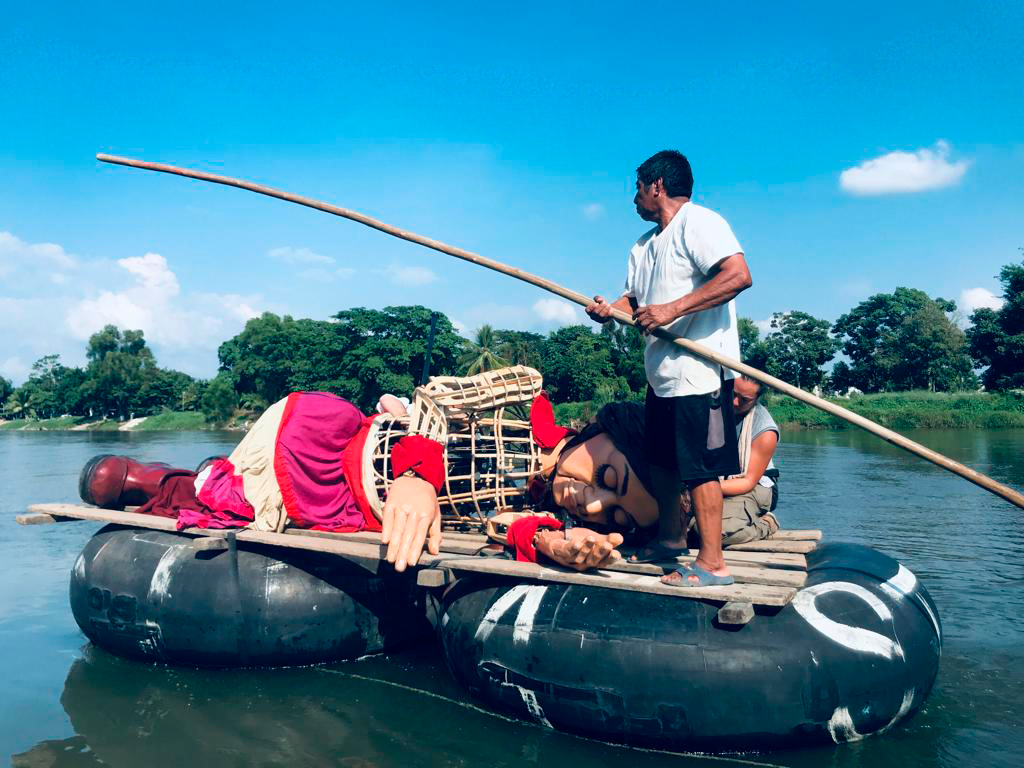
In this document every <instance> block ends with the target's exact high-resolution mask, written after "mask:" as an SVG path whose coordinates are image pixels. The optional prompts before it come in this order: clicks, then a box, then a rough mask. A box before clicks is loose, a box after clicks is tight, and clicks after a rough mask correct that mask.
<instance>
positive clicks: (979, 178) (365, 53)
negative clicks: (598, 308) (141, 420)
mask: <svg viewBox="0 0 1024 768" xmlns="http://www.w3.org/2000/svg"><path fill="white" fill-rule="evenodd" d="M144 5H145V4H139V3H134V4H115V3H102V2H98V3H91V4H86V5H83V4H78V3H76V4H71V3H65V4H59V3H58V4H50V5H44V4H39V3H34V4H33V3H19V4H16V5H11V6H10V7H8V8H7V10H6V11H5V23H4V25H3V26H2V28H0V374H2V375H5V376H7V377H9V378H13V379H15V381H20V380H22V379H23V378H24V376H25V375H26V374H27V372H28V368H29V366H30V365H31V363H32V361H33V360H35V359H36V358H37V357H39V356H41V355H43V354H46V353H49V352H59V353H60V354H61V355H62V357H63V358H64V360H65V361H66V362H68V363H80V362H81V361H82V359H83V350H84V339H85V338H86V337H87V336H88V334H89V333H90V332H91V331H93V330H95V329H96V328H97V327H99V326H100V325H102V324H103V323H104V322H117V323H119V324H121V325H122V326H126V327H142V328H143V329H144V330H145V331H146V335H147V338H149V339H150V341H151V344H152V345H153V347H154V348H155V350H156V352H157V355H158V359H159V361H160V362H161V364H163V365H169V366H174V367H177V368H180V369H182V370H185V371H187V372H189V373H192V374H196V375H203V376H209V375H211V374H212V373H213V372H214V371H215V370H216V348H217V346H218V344H219V343H220V342H221V341H223V340H225V339H227V338H229V337H230V336H231V335H233V334H234V333H236V332H237V331H238V330H239V329H240V328H241V327H242V325H243V323H244V320H245V318H247V317H249V316H252V315H253V314H254V313H257V312H260V311H263V310H272V311H276V312H287V313H290V314H293V315H295V316H305V317H315V318H326V317H328V316H329V315H330V314H332V313H333V312H335V311H337V310H339V309H344V308H348V307H352V306H373V307H382V306H386V305H389V304H406V303H421V304H425V305H428V306H431V307H434V308H436V309H440V310H442V311H444V312H446V313H447V314H448V315H449V316H450V317H452V318H453V319H454V320H456V321H457V322H458V323H459V325H460V327H462V328H464V329H465V330H466V332H467V333H469V332H472V330H473V329H475V328H476V327H478V326H479V325H480V324H481V323H484V322H490V323H491V324H493V325H495V326H497V327H515V328H523V329H530V330H538V331H546V330H550V329H551V328H553V327H556V326H557V325H558V324H559V323H564V322H569V321H571V320H572V318H573V317H574V315H576V316H581V315H579V314H578V313H576V312H575V310H572V309H571V307H569V306H566V305H561V304H559V303H558V302H555V301H550V300H548V298H549V297H548V295H547V294H544V293H542V292H540V291H539V290H538V289H536V288H533V287H530V286H527V285H522V284H517V283H515V282H514V281H512V280H510V279H509V278H506V277H502V276H500V275H497V274H495V273H492V272H489V271H487V270H482V269H480V268H478V267H473V266H471V265H467V264H464V263H461V262H457V261H455V260H454V259H451V258H449V257H445V256H442V255H440V254H437V253H434V252H431V251H427V250H424V249H421V248H418V247H416V246H413V245H410V244H408V243H403V242H400V241H397V240H394V239H391V238H388V237H386V236H384V235H381V234H380V233H377V232H373V231H371V230H367V229H365V228H362V227H360V226H359V225H357V224H354V223H351V222H346V221H343V220H340V219H336V218H334V217H330V216H327V215H325V214H322V213H316V212H313V211H309V210H306V209H301V208H298V207H295V206H289V205H287V204H285V203H281V202H276V201H272V200H268V199H265V198H260V197H258V196H255V195H251V194H249V193H244V192H241V191H238V190H230V189H226V188H223V187H215V186H212V185H203V184H200V183H197V182H189V181H185V180H183V179H176V178H171V177H167V176H163V175H158V174H152V173H146V172H142V171H133V170H128V169H124V168H115V167H109V166H103V165H102V164H100V163H97V162H96V161H95V160H94V155H95V153H96V152H110V153H113V154H123V155H129V156H135V157H142V158H145V159H149V160H156V161H163V162H169V163H174V164H178V165H185V166H190V167H196V168H203V169H207V170H212V171H216V172H220V173H225V174H228V175H233V176H239V177H243V178H248V179H251V180H255V181H260V182H263V183H267V184H270V185H273V186H277V187H280V188H283V189H287V190H289V191H293V192H298V193H301V194H305V195H309V196H312V197H318V198H321V199H325V200H328V201H331V202H334V203H337V204H339V205H342V206H346V207H350V208H354V209H357V210H360V211H363V212H365V213H368V214H370V215H373V216H377V217H379V218H381V219H383V220H385V221H387V222H390V223H393V224H395V225H398V226H401V227H404V228H407V229H411V230H414V231H417V232H421V233H423V234H426V235H429V236H432V237H436V238H438V239H441V240H444V241H446V242H449V243H452V244H455V245H459V246H462V247H465V248H468V249H471V250H475V251H477V252H479V253H481V254H483V255H485V256H489V257H491V258H494V259H498V260H500V261H505V262H507V263H511V264H514V265H516V266H519V267H522V268H524V269H526V270H529V271H533V272H536V273H539V274H541V275H543V276H546V277H548V278H550V279H552V280H555V281H557V282H560V283H562V284H564V285H566V286H567V287H570V288H573V289H575V290H579V291H581V292H584V293H596V292H600V293H606V294H608V293H611V294H614V293H615V292H616V291H617V290H618V289H619V287H620V286H621V281H622V278H623V275H624V271H625V258H626V252H627V250H628V247H629V246H630V244H631V243H632V242H633V241H634V240H635V239H636V238H637V237H638V236H639V235H640V234H642V233H643V231H644V230H645V229H646V224H645V223H644V222H642V221H640V220H639V219H638V218H637V216H636V214H635V212H634V210H633V207H632V203H631V201H632V194H633V181H634V175H633V173H634V169H635V168H636V166H637V165H638V164H639V163H640V162H641V161H642V160H644V159H645V158H646V157H647V156H649V155H650V154H652V153H654V152H656V151H658V150H660V149H664V148H670V147H671V148H678V149H680V150H681V151H683V152H684V153H686V154H687V155H688V156H689V157H690V159H691V162H692V164H693V167H694V172H695V176H696V189H695V199H696V201H697V202H700V203H702V204H704V205H707V206H709V207H711V208H714V209H715V210H717V211H719V212H720V213H722V214H723V215H724V216H725V217H726V218H727V219H728V220H729V222H730V223H731V224H732V226H733V228H734V230H735V231H736V233H737V236H738V237H739V240H740V242H741V244H742V245H743V246H744V249H745V251H746V253H747V258H748V261H749V263H750V265H751V270H752V272H753V275H754V281H755V284H754V287H753V288H752V289H751V290H750V291H748V292H746V293H745V294H743V295H742V296H741V297H740V298H739V300H738V302H739V311H740V313H741V314H743V315H746V316H749V317H752V318H754V319H755V320H765V319H767V318H768V317H770V316H771V314H772V312H776V311H785V310H790V309H800V310H804V311H807V312H810V313H812V314H814V315H817V316H820V317H825V318H828V319H835V318H836V317H837V316H838V315H839V314H841V313H842V312H844V311H846V310H847V309H849V308H850V307H852V306H853V305H854V304H855V303H856V302H858V301H860V300H862V299H864V298H866V297H867V296H869V295H870V294H872V293H876V292H879V291H890V290H892V289H893V288H895V287H896V286H898V285H907V286H912V287H917V288H921V289H923V290H925V291H927V292H929V293H930V294H932V295H941V296H944V297H947V298H953V299H957V300H961V299H964V300H966V301H965V303H966V304H967V305H969V306H967V307H966V308H967V309H969V308H970V306H974V305H976V304H978V303H982V302H985V301H992V298H991V294H992V293H998V290H999V287H998V282H997V281H996V279H995V275H996V274H997V272H998V270H999V268H1000V266H1001V265H1003V264H1006V263H1009V262H1011V261H1019V260H1020V258H1021V256H1020V254H1019V252H1018V248H1019V247H1020V246H1022V245H1024V233H1022V227H1021V222H1022V221H1024V210H1022V208H1024V206H1022V200H1024V194H1022V193H1024V133H1022V126H1024V98H1021V96H1020V83H1021V82H1024V63H1022V62H1024V59H1022V57H1021V56H1020V55H1019V36H1020V31H1021V29H1024V4H1021V3H1019V2H1007V3H979V4H974V5H970V6H965V5H963V4H962V3H944V2H929V3H904V4H896V3H891V2H890V3H879V4H873V3H859V4H857V5H856V6H844V7H839V6H829V5H823V4H821V3H792V4H791V3H786V4H781V3H775V4H766V3H708V4H702V5H699V6H698V5H696V4H689V3H686V4H684V3H665V4H661V3H648V4H646V5H644V6H643V7H640V6H633V5H631V4H600V3H597V4H588V5H586V6H584V5H582V4H580V5H573V6H558V5H557V4H554V3H550V2H548V3H541V4H532V3H520V4H517V5H516V6H515V7H511V6H510V7H507V8H506V7H498V6H494V5H489V6H481V5H479V4H452V3H447V4H424V3H402V2H400V3H391V4H389V5H388V6H387V7H386V9H382V10H368V9H366V8H364V7H362V6H355V5H352V6H349V5H348V4H342V3H337V2H334V3H324V4H318V3H302V4H294V6H292V7H288V8H287V11H283V10H282V6H280V5H279V4H274V5H270V4H266V5H261V4H259V3H257V4H252V3H248V4H226V3H225V4H215V5H216V8H213V9H211V8H210V7H209V6H210V5H214V4H209V3H178V4H175V5H174V6H173V10H172V9H171V8H172V7H171V6H167V5H166V4H164V5H162V6H161V5H156V4H154V5H152V7H149V8H147V7H144ZM893 153H897V154H893ZM844 171H849V173H847V174H845V175H844V174H843V172H844ZM965 291H967V292H968V293H966V294H965Z"/></svg>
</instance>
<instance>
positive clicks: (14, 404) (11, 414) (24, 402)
mask: <svg viewBox="0 0 1024 768" xmlns="http://www.w3.org/2000/svg"><path fill="white" fill-rule="evenodd" d="M4 413H5V415H6V416H7V418H9V419H27V418H29V417H30V416H31V415H32V412H31V410H30V408H29V404H28V398H27V397H26V396H25V394H24V392H22V391H21V390H20V389H16V390H14V391H13V392H12V393H11V394H10V395H8V396H7V400H6V401H5V402H4Z"/></svg>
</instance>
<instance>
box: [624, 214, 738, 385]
mask: <svg viewBox="0 0 1024 768" xmlns="http://www.w3.org/2000/svg"><path fill="white" fill-rule="evenodd" d="M742 252H743V249H742V248H740V244H739V242H737V240H736V236H735V235H734V234H733V232H732V229H731V228H730V227H729V224H728V223H727V222H726V220H725V219H723V218H722V217H721V216H719V215H718V214H717V213H715V212H714V211H712V210H709V209H707V208H704V207H703V206H700V205H696V204H695V203H691V202H686V203H683V206H682V208H680V209H679V210H678V211H677V212H676V215H675V216H674V217H673V218H672V221H671V222H669V225H668V226H667V227H665V229H664V230H663V231H662V232H658V228H657V227H655V228H654V229H652V230H651V231H649V232H647V233H646V234H645V235H644V236H643V237H641V238H640V239H639V240H637V241H636V245H634V246H633V247H632V248H631V249H630V251H629V268H628V270H627V273H626V285H625V290H624V291H623V295H624V296H631V297H633V298H634V299H636V301H637V304H639V305H640V306H641V307H643V306H646V305H648V304H665V303H667V302H670V301H675V300H676V299H678V298H681V297H683V296H685V295H686V294H688V293H692V292H693V291H694V290H696V289H697V288H699V287H700V286H701V285H703V284H704V283H706V282H707V281H708V276H709V273H710V272H711V271H712V270H713V269H714V268H715V266H716V265H717V264H718V263H719V262H720V261H722V259H725V258H727V257H729V256H732V255H733V254H736V253H742ZM665 328H666V329H667V330H669V331H672V332H673V333H676V334H678V335H680V336H683V337H685V338H687V339H690V340H691V341H695V342H697V343H698V344H701V345H703V346H705V347H708V348H709V349H712V350H715V351H716V352H720V353H721V354H723V355H727V356H728V357H731V358H733V359H734V360H736V359H739V356H740V339H739V333H738V332H737V328H736V305H735V304H734V303H733V302H732V301H729V302H727V303H726V304H721V305H719V306H717V307H712V308H711V309H705V310H703V311H702V312H697V313H695V314H692V315H685V316H683V317H681V318H679V319H678V320H676V321H675V322H673V323H669V324H668V325H667V326H665ZM644 367H645V368H646V369H647V381H648V383H649V384H650V385H651V388H652V389H653V390H654V394H656V395H658V396H659V397H681V396H684V395H702V394H707V393H708V392H714V391H715V390H716V389H718V388H719V386H720V385H721V381H720V376H721V371H720V370H719V366H718V365H717V364H716V363H712V362H708V361H705V360H703V359H701V358H698V357H695V356H693V355H691V354H690V353H689V352H687V351H685V350H684V349H683V348H682V347H680V346H678V345H676V344H673V343H672V342H670V341H666V340H664V339H659V338H656V337H654V336H648V337H647V349H646V351H645V354H644ZM734 376H735V374H734V373H733V372H732V371H731V370H729V369H728V368H726V369H725V378H727V379H731V378H733V377H734Z"/></svg>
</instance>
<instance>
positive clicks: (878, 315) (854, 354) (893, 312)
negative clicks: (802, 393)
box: [832, 287, 956, 392]
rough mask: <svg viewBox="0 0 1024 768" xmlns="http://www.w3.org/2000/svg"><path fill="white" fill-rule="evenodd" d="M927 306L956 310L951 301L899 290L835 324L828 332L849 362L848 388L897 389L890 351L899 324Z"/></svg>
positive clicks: (866, 303) (864, 303) (872, 300)
mask: <svg viewBox="0 0 1024 768" xmlns="http://www.w3.org/2000/svg"><path fill="white" fill-rule="evenodd" d="M930 306H934V307H936V308H937V309H938V310H939V311H941V312H943V313H950V312H953V311H954V310H955V309H956V304H955V303H953V302H952V301H948V300H946V299H941V298H940V299H932V298H931V297H929V296H928V294H926V293H925V292H924V291H919V290H917V289H915V288H902V287H901V288H897V289H896V290H895V291H893V292H892V293H878V294H875V295H874V296H872V297H870V298H868V299H866V300H865V301H862V302H861V303H860V304H858V305H857V306H856V307H854V308H853V309H852V310H850V311H849V312H847V313H846V314H844V315H842V316H841V317H840V318H839V319H838V320H836V322H835V324H834V325H833V326H832V332H833V333H834V334H835V335H836V337H837V338H839V339H840V341H841V342H842V351H843V354H845V355H846V356H847V357H848V358H849V360H850V363H849V380H850V385H852V386H855V387H857V388H858V389H860V390H862V391H864V392H882V391H891V390H894V389H897V388H898V387H897V382H896V381H895V380H894V376H896V375H897V374H896V372H895V370H894V364H893V363H894V361H893V359H892V351H893V350H894V349H895V348H896V345H897V344H898V339H899V338H900V337H901V335H902V333H903V332H904V326H903V323H904V321H905V320H907V318H909V317H910V316H911V315H913V314H914V313H915V312H918V311H919V310H921V309H924V308H926V307H930ZM947 319H948V318H947Z"/></svg>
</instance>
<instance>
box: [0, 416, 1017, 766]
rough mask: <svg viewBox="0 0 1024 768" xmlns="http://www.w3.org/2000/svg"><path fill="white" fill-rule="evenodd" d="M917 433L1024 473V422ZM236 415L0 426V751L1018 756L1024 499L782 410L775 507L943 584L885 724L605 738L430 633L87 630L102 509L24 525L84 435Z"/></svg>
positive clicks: (784, 759) (66, 489)
mask: <svg viewBox="0 0 1024 768" xmlns="http://www.w3.org/2000/svg"><path fill="white" fill-rule="evenodd" d="M910 436H911V437H912V438H914V439H916V440H918V441H920V442H922V443H924V444H925V445H928V446H929V447H931V448H934V449H936V450H938V451H940V452H942V453H945V454H947V455H949V456H951V457H953V458H955V459H957V460H959V461H961V462H963V463H965V464H967V465H969V466H971V467H974V468H976V469H978V470H980V471H982V472H984V473H986V474H990V475H991V476H993V477H995V478H996V479H998V480H1000V481H1002V482H1004V483H1008V484H1010V485H1013V486H1015V487H1017V488H1021V487H1024V431H1020V430H1004V431H985V430H972V431H968V430H962V431H940V430H931V431H920V432H917V433H910ZM238 438H239V435H237V434H231V433H134V434H133V433H87V432H83V433H69V432H65V433H38V432H35V433H30V432H0V488H2V489H3V490H4V493H5V495H4V497H3V498H4V501H3V502H2V504H0V513H2V514H0V755H10V761H11V764H12V765H15V766H33V767H41V766H47V767H53V768H78V767H83V766H100V765H110V766H134V765H140V764H146V765H149V766H154V768H156V767H159V766H182V765H194V766H205V765H218V766H234V765H238V766H243V765H244V766H255V765H287V766H305V765H314V764H316V765H338V764H340V765H344V766H348V767H349V768H378V767H379V768H392V767H394V768H399V767H400V768H412V767H414V766H453V767H461V766H470V765H497V766H542V767H543V766H561V765H570V764H571V765H589V766H620V765H623V764H628V765H629V766H630V767H631V768H634V767H635V768H648V766H650V767H651V768H655V767H659V768H660V767H667V766H684V767H686V768H690V766H693V767H694V768H696V767H697V766H725V765H751V764H756V765H776V766H777V765H784V766H793V768H811V767H812V766H815V767H816V766H837V767H840V768H845V767H846V766H849V767H850V768H858V767H863V768H884V767H885V766H899V767H900V768H909V767H910V766H942V767H943V768H953V767H954V766H962V765H979V766H1019V765H1022V764H1024V727H1022V726H1024V701H1022V698H1024V697H1022V694H1021V692H1022V691H1024V525H1022V521H1024V518H1022V515H1024V512H1022V511H1021V510H1018V509H1016V508H1014V507H1012V506H1010V505H1009V504H1007V503H1005V502H1003V501H1001V500H999V499H997V498H996V497H994V496H992V495H990V494H988V493H986V492H984V491H982V490H981V489H979V488H976V487H975V486H973V485H970V484H969V483H967V482H965V481H964V480H961V479H959V478H956V477H954V476H952V475H950V474H949V473H947V472H945V471H943V470H940V469H938V468H936V467H933V466H931V465H930V464H927V463H925V462H923V461H921V460H920V459H917V458H916V457H913V456H910V455H908V454H905V453H903V452H902V451H900V450H898V449H896V448H893V447H891V446H889V445H888V444H886V443H883V442H881V441H879V440H877V439H875V438H873V437H871V436H869V435H866V434H863V433H860V432H856V431H843V432H786V433H785V434H784V436H783V443H782V445H781V447H780V449H779V458H778V463H779V466H780V469H781V471H782V473H783V478H782V485H781V489H782V501H781V503H780V506H779V516H780V518H781V519H782V522H783V525H784V526H786V527H790V528H822V529H824V531H825V533H826V537H827V538H828V539H829V540H832V541H837V540H847V541H857V542H862V543H865V544H868V545H871V546H874V547H877V548H879V549H882V550H884V551H886V552H888V553H889V554H891V555H893V556H895V557H896V558H898V559H899V560H901V561H902V562H903V563H904V564H906V565H907V566H908V567H909V568H910V569H911V570H912V571H914V572H915V573H916V574H917V576H918V577H919V578H920V580H921V581H922V582H923V583H924V585H925V586H926V587H927V589H928V590H929V591H930V592H931V594H932V596H933V597H934V599H935V602H936V603H937V605H938V607H939V611H940V615H941V618H942V623H943V629H944V647H943V656H942V663H941V668H940V671H939V677H938V681H937V683H936V686H935V689H934V690H933V692H932V694H931V697H930V698H929V700H928V701H927V703H926V704H925V706H924V708H923V709H922V710H921V711H919V712H918V713H917V714H916V715H915V716H914V717H913V718H912V719H911V720H910V721H909V722H908V723H906V724H904V725H901V726H899V727H897V728H895V729H893V730H892V731H890V732H889V733H887V734H886V735H884V736H881V737H877V738H869V739H866V740H864V741H862V742H858V743H855V744H845V745H841V746H837V747H829V748H815V749H804V750H791V751H782V752H767V753H757V754H747V755H742V756H698V755H690V756H679V755H673V754H667V753H659V752H645V751H640V750H632V749H626V748H621V747H615V746H609V745H606V744H601V743H598V742H593V741H587V740H584V739H579V738H575V737H572V736H567V735H563V734H558V733H553V732H551V731H547V730H544V729H541V728H539V727H536V726H533V725H529V724H525V723H520V722H516V721H510V720H507V719H505V718H503V717H499V716H496V715H493V714H491V713H489V712H487V711H485V710H484V709H482V708H480V707H478V706H477V704H476V703H474V702H473V701H472V700H471V699H469V698H468V697H467V695H466V694H464V693H463V692H462V691H461V690H460V689H459V688H458V686H457V685H456V684H455V683H454V682H453V681H452V679H451V677H450V675H449V674H448V672H447V671H446V669H445V667H444V664H443V662H442V661H441V660H440V656H439V653H438V652H437V649H436V648H433V647H428V648H424V649H421V650H419V651H417V652H409V653H402V654H395V655H391V656H387V657H376V658H370V659H365V660H361V661H357V662H350V663H346V664H336V665H329V666H320V667H309V668H298V669H285V670H219V671H211V670H192V669H177V668H168V667H163V666H159V665H155V664H147V663H141V662H136V661H126V660H122V659H118V658H115V657H113V656H111V655H109V654H107V653H105V652H103V651H101V650H99V649H97V648H94V647H92V646H91V645H89V643H88V642H87V641H86V640H85V637H84V636H83V635H82V633H81V632H80V631H79V629H78V627H77V625H76V624H75V622H74V619H73V618H72V616H71V611H70V608H69V606H68V597H67V588H68V574H69V571H70V568H71V565H72V563H73V562H74V560H75V557H76V556H77V554H78V552H79V550H80V549H81V547H82V546H83V544H84V543H85V541H86V539H88V538H89V536H91V535H92V533H93V532H94V531H95V530H97V529H98V528H99V526H98V525H95V524H90V523H84V522H74V523H63V524H60V525H49V526H27V527H22V526H18V525H17V524H16V523H15V522H14V515H15V514H17V513H20V512H22V511H24V509H25V507H26V505H28V504H30V503H33V502H41V501H64V502H73V501H76V499H77V483H76V480H77V475H78V471H79V469H80V468H81V466H82V464H83V463H84V462H85V461H86V459H88V458H89V457H90V456H92V455H93V454H96V453H126V454H131V455H134V456H136V457H138V458H140V459H142V460H146V461H153V460H162V461H167V462H169V463H172V464H176V465H179V466H194V465H195V464H196V463H198V461H199V460H200V459H202V458H204V457H206V456H209V455H211V454H217V453H225V452H227V451H229V450H230V449H231V447H232V446H233V445H234V443H235V441H237V440H238Z"/></svg>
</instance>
